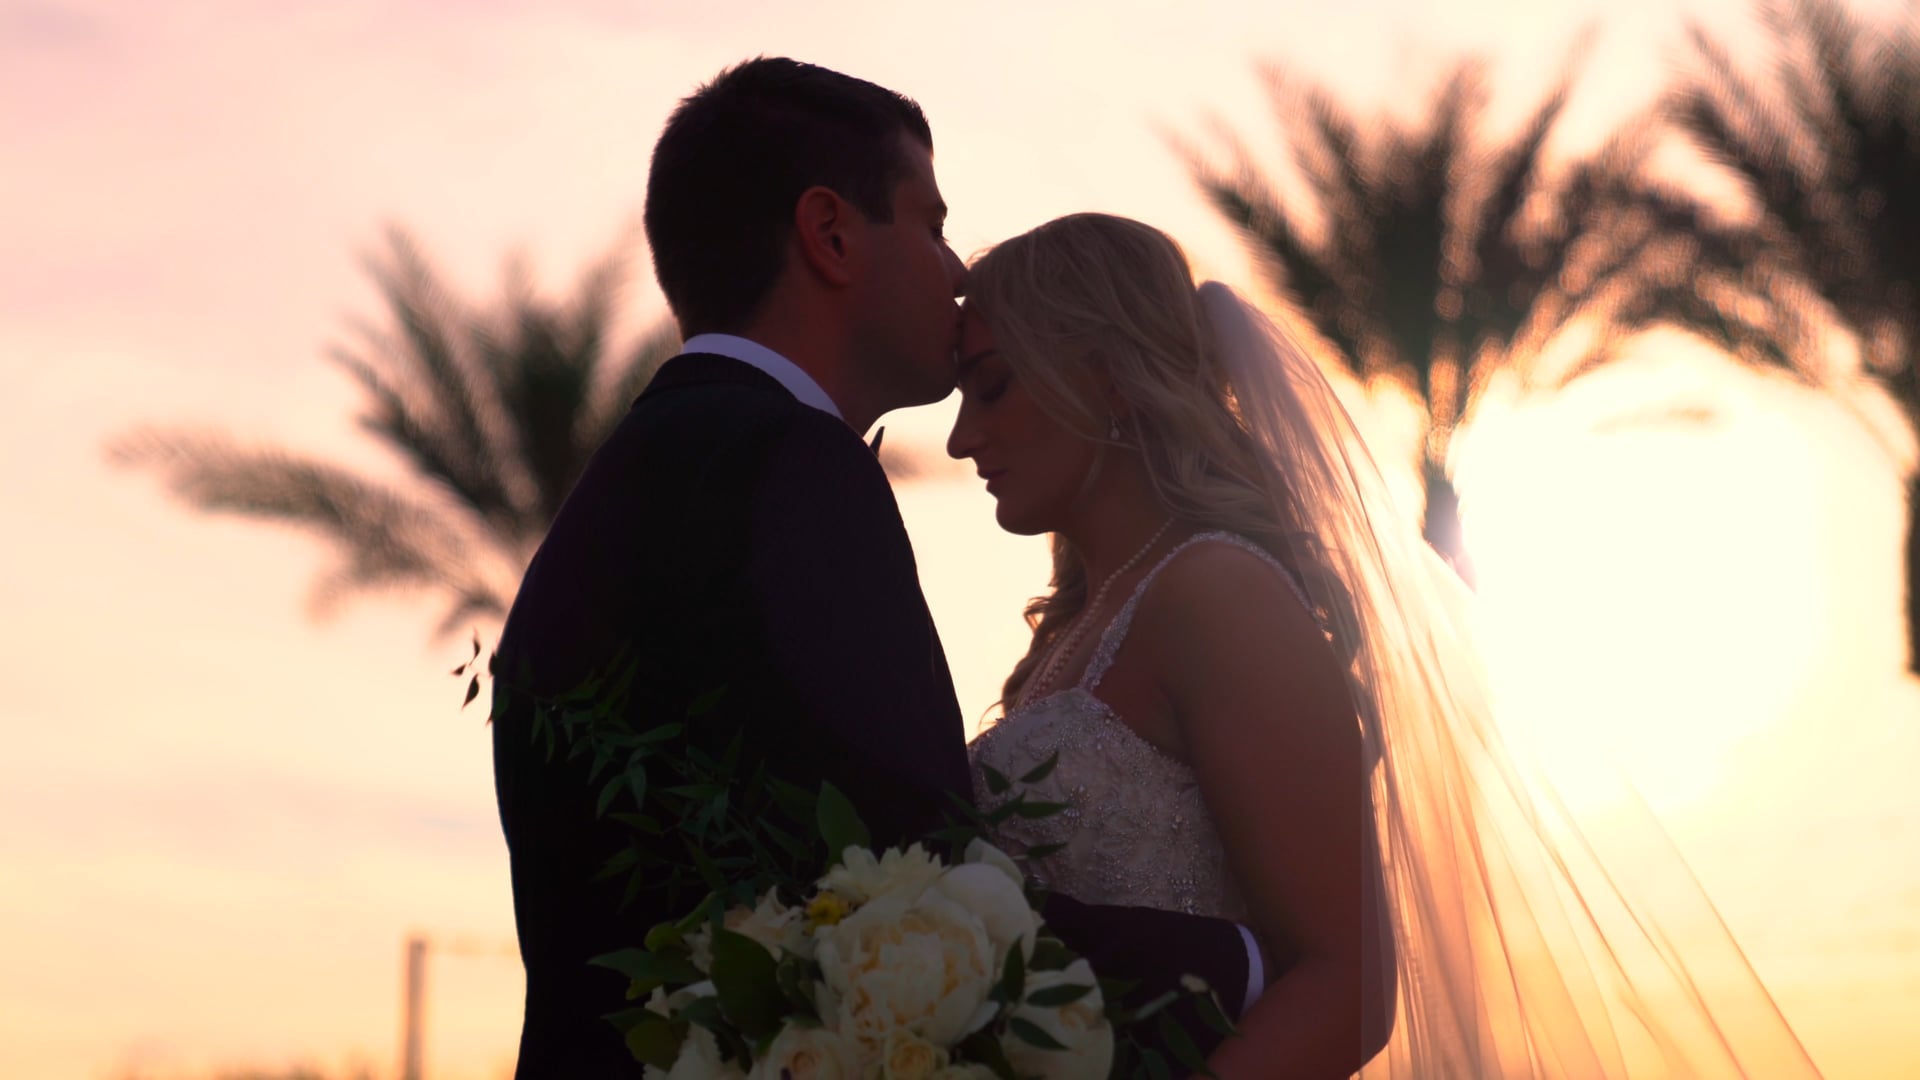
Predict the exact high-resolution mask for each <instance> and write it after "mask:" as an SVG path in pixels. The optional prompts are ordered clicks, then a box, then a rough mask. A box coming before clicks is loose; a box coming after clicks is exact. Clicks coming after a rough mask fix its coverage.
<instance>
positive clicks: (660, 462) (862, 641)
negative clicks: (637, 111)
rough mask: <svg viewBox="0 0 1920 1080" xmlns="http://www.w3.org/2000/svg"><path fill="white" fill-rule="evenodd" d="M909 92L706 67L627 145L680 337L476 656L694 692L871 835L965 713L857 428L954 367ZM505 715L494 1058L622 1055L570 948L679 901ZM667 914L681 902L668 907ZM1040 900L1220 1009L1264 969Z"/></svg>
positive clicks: (536, 1061) (1188, 932) (933, 197)
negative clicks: (511, 1034) (631, 889)
mask: <svg viewBox="0 0 1920 1080" xmlns="http://www.w3.org/2000/svg"><path fill="white" fill-rule="evenodd" d="M932 148H933V137H932V134H931V132H930V131H929V129H928V126H927V121H926V119H925V117H924V116H923V115H922V114H921V111H920V109H919V107H918V106H917V105H915V104H914V103H913V102H911V101H909V100H907V99H906V98H903V97H901V96H899V95H898V94H895V93H892V92H891V91H888V90H885V89H882V88H880V87H878V86H875V85H872V84H871V83H866V82H862V81H860V80H858V79H853V78H850V77H847V76H845V75H840V74H837V73H835V72H832V71H828V70H825V69H823V68H819V67H814V66H811V65H806V64H800V63H796V62H793V61H790V60H784V59H758V60H753V61H750V62H747V63H744V64H741V65H739V66H737V67H734V68H732V69H730V70H728V71H726V72H724V73H722V74H721V75H720V76H719V77H718V78H717V79H715V80H714V81H713V82H712V83H711V84H709V85H708V86H706V87H704V88H702V89H701V90H700V91H699V92H697V93H695V94H694V95H693V96H692V97H689V98H688V99H687V100H686V101H684V102H683V103H682V104H681V105H680V107H679V109H678V110H677V111H676V112H675V113H674V114H673V117H672V118H671V119H670V120H669V121H668V123H667V127H666V130H665V132H664V133H663V134H662V135H661V136H660V140H659V143H658V144H657V145H656V146H655V149H654V156H653V164H652V168H651V171H650V174H649V176H648V182H647V205H646V228H647V237H648V241H649V243H650V244H651V246H652V249H653V258H654V267H655V271H656V273H657V276H658V278H659V281H660V286H661V289H662V291H664V292H665V294H666V297H667V302H668V304H669V306H670V307H671V308H672V309H673V313H674V316H675V318H676V320H677V321H678V323H679V325H680V329H681V332H682V333H683V335H684V336H685V337H686V345H685V352H684V353H683V354H682V355H681V356H679V357H676V358H675V359H673V360H671V361H669V362H668V363H667V364H666V365H664V366H663V367H662V368H661V370H660V372H659V374H658V376H656V377H655V379H654V380H653V382H652V384H651V385H650V386H649V387H648V388H647V391H646V392H645V393H644V394H643V395H641V397H640V399H639V400H638V401H637V402H635V403H634V406H633V409H632V411H631V412H630V413H629V414H628V415H627V417H626V419H625V420H624V421H623V422H622V423H621V425H620V427H619V428H618V430H616V431H615V432H614V434H613V436H612V437H611V438H610V439H609V440H608V442H607V443H606V445H605V446H604V447H602V448H601V449H600V450H599V452H598V453H597V454H596V455H595V456H594V458H593V461H592V463H591V464H590V465H589V466H588V468H587V470H586V471H585V473H584V474H583V475H582V476H581V478H580V480H579V483H578V484H577V486H576V487H575V488H574V490H573V492H572V494H571V495H570V496H569V498H568V499H567V502H566V505H565V506H564V507H563V508H562V510H561V511H560V514H559V515H558V517H557V518H556V519H555V521H554V524H553V528H552V531H551V532H550V533H549V534H548V536H547V539H546V541H545V543H544V544H542V545H541V548H540V551H539V554H538V555H537V556H536V557H535V558H534V560H533V563H532V565H531V567H530V568H529V569H528V571H527V575H526V579H525V581H524V582H523V583H522V585H521V589H520V593H519V596H518V597H517V598H516V599H515V601H514V605H513V610H512V612H511V614H510V615H509V616H508V619H507V624H506V628H505V630H504V632H503V634H502V636H501V640H500V646H499V650H498V656H497V659H496V665H495V668H496V670H497V671H499V672H502V673H507V672H520V673H523V677H524V678H525V679H526V680H527V681H526V688H527V689H530V690H531V691H533V692H534V693H535V694H541V695H552V694H558V693H562V692H565V691H566V690H568V689H570V688H572V687H573V686H574V685H576V684H578V683H579V682H580V681H581V680H582V679H583V678H585V677H586V676H587V675H588V674H589V673H591V672H592V671H593V670H595V669H596V668H599V667H601V666H603V665H605V664H606V663H608V662H609V661H610V660H611V658H612V656H613V654H614V652H615V651H616V650H618V649H620V648H622V647H626V648H628V649H630V650H631V653H632V655H635V656H638V657H640V658H641V660H642V662H643V664H644V667H643V669H642V674H641V676H640V680H639V681H640V685H639V686H638V687H637V690H638V692H637V693H636V695H635V701H636V704H635V705H634V706H633V707H634V708H635V709H636V710H639V712H638V713H637V714H636V716H635V718H634V719H635V723H636V725H637V726H643V727H644V726H648V725H650V724H658V723H667V722H670V721H674V720H678V719H680V718H681V717H682V716H684V715H685V714H686V711H687V705H688V704H689V703H690V702H692V701H693V700H694V699H696V698H698V697H700V696H702V695H703V694H705V693H706V692H707V691H708V690H710V689H711V688H713V687H716V686H725V687H726V688H727V692H726V694H725V695H724V696H723V697H722V698H721V699H720V700H719V703H718V704H717V706H715V707H714V709H713V710H712V711H711V712H708V713H706V714H704V715H703V716H701V718H700V719H699V720H698V721H696V722H697V723H699V724H701V725H708V726H710V727H711V728H712V729H713V730H719V731H739V732H742V733H743V734H744V740H743V742H744V745H745V747H746V749H747V753H748V754H749V755H751V756H752V758H753V759H754V763H765V764H766V765H767V766H768V768H769V769H770V770H771V771H772V773H773V774H774V775H776V776H778V777H781V778H783V779H786V780H789V781H792V782H794V783H796V784H799V785H800V786H802V787H804V788H807V789H809V790H811V789H813V788H816V787H818V785H819V783H820V782H821V781H823V780H825V781H831V782H832V783H833V784H835V785H836V786H837V787H839V788H840V789H841V790H842V791H844V792H845V793H846V794H847V795H848V797H849V798H850V799H851V800H852V801H853V803H854V805H855V806H856V807H858V808H859V810H860V812H861V814H862V815H863V816H864V817H865V819H866V820H867V822H868V823H869V824H870V825H871V826H872V832H873V841H874V842H875V844H877V845H882V846H885V845H891V844H898V843H906V842H909V841H912V840H915V839H918V838H920V837H921V836H923V835H924V834H925V833H926V832H928V831H929V830H931V829H933V828H935V827H937V825H938V824H939V821H940V814H941V811H942V809H943V808H944V807H946V806H947V805H949V803H950V800H951V797H953V796H958V797H960V798H962V799H970V798H971V785H970V781H969V778H968V768H967V757H966V746H965V729H964V726H963V724H962V722H961V717H960V711H959V707H958V705H957V703H956V701H955V698H954V691H953V684H952V679H951V677H950V675H949V674H948V670H947V663H946V657H945V655H944V653H943V652H942V651H941V646H940V640H939V637H938V636H937V635H936V633H935V631H934V625H933V620H932V618H931V616H930V615H929V614H928V611H927V606H926V601H925V599H924V598H923V597H922V595H921V592H920V585H919V579H918V572H917V570H916V567H915V564H914V558H913V550H912V548H911V547H910V546H909V544H908V540H907V533H906V530H905V528H904V527H903V525H902V523H901V520H900V513H899V510H898V508H897V506H896V505H895V503H894V499H893V493H892V490H891V489H890V488H889V486H888V484H887V479H886V476H885V474H884V473H883V472H882V470H881V468H880V465H879V463H878V461H877V460H876V458H875V453H874V451H873V450H872V449H869V447H868V446H867V444H866V443H865V442H864V441H863V438H862V436H863V433H864V432H865V431H866V430H867V429H868V428H869V427H870V426H871V425H872V424H873V422H874V421H875V420H876V419H877V418H878V417H879V416H880V415H881V414H882V413H884V412H887V411H889V410H892V409H896V408H902V407H905V406H910V405H923V404H928V403H931V402H935V401H939V400H940V399H941V398H943V397H945V396H946V395H947V394H948V393H949V392H950V391H951V390H952V388H953V382H954V362H953V356H954V347H955V343H956V337H957V323H958V308H957V306H956V304H955V298H956V297H958V296H960V295H961V293H962V291H963V288H964V282H965V276H966V271H965V268H964V267H963V265H962V264H961V262H960V260H959V259H958V258H957V257H956V256H955V255H954V253H953V251H952V249H950V248H949V247H948V246H947V243H946V241H945V239H944V237H943V236H942V223H943V221H944V219H945V217H946V213H947V208H946V205H945V203H944V202H942V201H941V197H940V191H939V188H938V186H937V185H936V183H935V181H934V173H933V149H932ZM530 723H531V717H530V714H529V712H528V710H527V708H526V707H525V706H524V704H523V705H521V706H520V707H518V708H515V707H512V706H508V707H505V708H503V709H501V710H500V711H498V712H497V713H496V715H495V717H494V723H493V732H494V736H493V737H494V776H495V786H496V789H497V792H498V797H499V803H500V817H501V822H502V825H503V827H504V829H505V832H506V838H507V847H508V851H509V853H510V855H511V859H512V878H513V897H514V914H515V921H516V923H517V925H518V930H519V937H520V952H521V957H522V959H523V961H524V962H525V965H526V974H527V1000H526V1015H525V1022H524V1026H523V1029H522V1032H521V1041H520V1057H519V1068H518V1072H517V1074H516V1075H517V1077H518V1078H519V1080H545V1078H548V1077H556V1078H557V1077H580V1076H591V1077H596V1078H599V1077H617V1076H635V1077H637V1076H638V1075H639V1074H640V1068H639V1066H638V1065H636V1064H635V1063H634V1062H633V1061H632V1060H631V1058H630V1057H629V1056H628V1053H627V1051H626V1049H625V1047H624V1046H623V1044H622V1041H621V1038H620V1036H619V1034H618V1033H617V1032H616V1031H615V1030H614V1029H613V1027H612V1026H611V1025H610V1024H608V1023H607V1022H606V1021H605V1020H603V1019H602V1017H603V1016H604V1015H605V1014H607V1013H609V1012H612V1011H614V1010H616V1009H617V1008H619V1007H621V1005H622V990H623V989H624V986H625V982H626V980H625V979H624V977H622V976H619V975H617V974H615V973H613V972H609V971H605V970H601V969H597V968H593V967H590V966H588V963H587V961H588V959H589V958H590V957H592V956H595V955H598V954H600V953H604V952H609V951H612V950H615V949H618V948H623V947H627V946H631V945H633V944H634V943H635V942H637V941H638V940H639V938H640V936H641V935H644V934H645V933H646V931H647V929H648V928H649V927H650V926H652V925H654V924H655V923H657V922H661V921H665V920H668V919H672V918H677V917H678V916H680V915H681V914H683V913H684V912H683V910H680V909H674V908H671V907H670V906H669V901H668V900H667V899H666V898H665V897H664V896H660V895H655V894H652V893H650V892H648V891H646V890H643V891H642V892H641V893H640V894H639V895H638V896H637V897H635V898H634V899H633V901H632V902H631V903H630V904H628V905H625V906H623V905H622V903H621V900H622V896H621V884H622V883H621V882H620V881H619V880H617V879H616V880H608V881H595V880H594V878H595V875H596V872H597V871H598V870H599V869H600V867H601V865H602V864H603V863H604V862H605V861H606V859H607V857H608V856H609V855H610V854H611V853H613V852H614V851H616V850H618V848H619V847H620V846H621V845H622V844H623V843H624V840H623V838H622V832H621V830H620V829H619V828H618V827H616V826H614V825H612V824H610V823H608V822H606V821H604V820H601V819H600V818H599V817H598V815H597V814H596V813H595V806H594V800H593V794H592V789H591V787H590V785H589V784H588V781H587V775H586V769H585V765H584V763H579V767H577V768H576V767H575V766H574V765H569V764H567V763H565V762H564V760H563V758H564V755H561V756H560V757H559V758H556V759H554V760H551V761H550V760H549V758H548V756H547V755H546V753H545V747H544V745H536V744H535V743H534V742H533V741H532V740H531V738H530V735H531V732H530V728H529V725H530ZM685 906H686V904H685V903H684V902H683V903H682V904H681V905H680V908H681V909H684V907H685ZM1044 914H1045V917H1046V918H1047V920H1048V922H1049V923H1050V924H1051V925H1052V926H1053V927H1054V929H1055V930H1056V931H1057V932H1058V933H1060V935H1061V936H1062V937H1063V938H1064V939H1066V940H1067V941H1068V943H1069V944H1070V945H1072V946H1074V947H1075V948H1077V949H1079V950H1080V951H1081V952H1082V953H1083V954H1084V955H1086V956H1087V957H1088V958H1089V959H1090V960H1091V961H1092V962H1093V964H1094V965H1095V967H1096V969H1097V970H1099V971H1100V972H1101V973H1102V974H1103V975H1107V976H1112V977H1120V978H1127V979H1134V980H1139V981H1141V982H1142V983H1143V984H1144V987H1145V989H1146V990H1149V991H1157V990H1160V989H1164V988H1170V987H1171V986H1173V985H1175V984H1176V983H1177V980H1178V979H1179V977H1180V975H1181V974H1183V973H1187V972H1192V973H1195V974H1199V975H1201V976H1202V977H1204V978H1206V979H1207V980H1208V981H1209V982H1210V983H1211V984H1212V985H1213V986H1214V987H1216V988H1217V989H1218V990H1219V992H1220V994H1221V997H1222V999H1223V1003H1224V1004H1225V1006H1226V1007H1227V1009H1228V1010H1229V1011H1230V1012H1234V1011H1238V1010H1240V1009H1242V1008H1244V1005H1245V1002H1246V998H1247V997H1248V996H1249V995H1250V994H1252V993H1257V992H1258V988H1259V987H1260V986H1262V985H1264V978H1263V974H1262V973H1263V965H1262V961H1261V958H1260V956H1259V953H1258V950H1257V948H1255V947H1254V946H1253V944H1252V938H1251V936H1250V935H1248V934H1246V932H1245V931H1243V930H1242V929H1241V928H1239V927H1237V926H1235V925H1233V924H1231V923H1227V922H1223V921H1220V920H1214V919H1204V918H1199V917H1194V916H1186V915H1177V914H1172V913H1165V912H1154V911H1146V910H1143V909H1133V908H1101V907H1090V906H1087V905H1083V904H1078V903H1075V902H1073V901H1071V900H1068V899H1066V898H1064V897H1056V898H1054V899H1053V900H1052V901H1050V902H1049V904H1048V907H1047V908H1046V910H1045V912H1044Z"/></svg>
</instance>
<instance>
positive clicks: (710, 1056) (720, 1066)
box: [649, 1024, 747, 1080]
mask: <svg viewBox="0 0 1920 1080" xmlns="http://www.w3.org/2000/svg"><path fill="white" fill-rule="evenodd" d="M653 1072H654V1070H649V1074H651V1073H653ZM661 1075H663V1076H664V1077H665V1080H747V1074H746V1073H743V1072H741V1071H740V1067H739V1066H738V1065H736V1064H734V1063H733V1062H731V1061H723V1060H721V1058H720V1044H719V1043H716V1042H714V1041H713V1032H711V1031H708V1030H707V1029H706V1028H703V1027H701V1026H699V1025H698V1024H696V1025H694V1026H693V1027H692V1028H691V1029H690V1030H688V1032H687V1038H686V1041H685V1042H682V1043H681V1044H680V1056H679V1057H677V1058H674V1059H673V1068H671V1069H668V1070H667V1071H666V1072H665V1073H664V1074H661Z"/></svg>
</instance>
